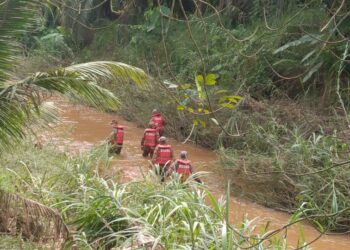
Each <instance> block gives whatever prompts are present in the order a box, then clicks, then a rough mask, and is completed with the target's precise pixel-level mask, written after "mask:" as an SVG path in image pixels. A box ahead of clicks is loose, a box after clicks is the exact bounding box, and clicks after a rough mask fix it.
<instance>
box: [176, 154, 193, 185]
mask: <svg viewBox="0 0 350 250" xmlns="http://www.w3.org/2000/svg"><path fill="white" fill-rule="evenodd" d="M174 168H175V171H176V173H178V174H181V181H182V182H184V181H185V180H187V178H188V177H189V176H190V175H191V174H192V165H191V162H190V161H189V160H182V159H180V160H177V161H176V162H175V164H174Z"/></svg>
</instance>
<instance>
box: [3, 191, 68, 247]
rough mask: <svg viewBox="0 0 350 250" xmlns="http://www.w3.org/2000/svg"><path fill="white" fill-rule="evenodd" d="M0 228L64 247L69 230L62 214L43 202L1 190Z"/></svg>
mask: <svg viewBox="0 0 350 250" xmlns="http://www.w3.org/2000/svg"><path fill="white" fill-rule="evenodd" d="M0 229H1V230H2V231H3V233H7V234H10V235H16V234H21V235H22V237H25V238H27V239H30V240H33V241H48V240H51V241H54V242H55V243H56V244H58V245H59V246H58V247H60V248H61V247H62V246H63V244H64V243H65V242H66V241H67V239H68V237H69V230H68V228H67V226H66V225H65V223H64V222H63V219H62V217H61V215H60V214H59V213H58V212H56V211H55V210H53V209H52V208H49V207H47V206H45V205H43V204H40V203H38V202H36V201H33V200H30V199H27V198H23V197H21V196H19V195H17V194H11V193H8V192H5V191H4V190H0Z"/></svg>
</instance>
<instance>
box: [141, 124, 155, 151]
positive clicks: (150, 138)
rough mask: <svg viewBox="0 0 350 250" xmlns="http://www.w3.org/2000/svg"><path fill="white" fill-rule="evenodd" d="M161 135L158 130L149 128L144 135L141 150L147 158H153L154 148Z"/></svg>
mask: <svg viewBox="0 0 350 250" xmlns="http://www.w3.org/2000/svg"><path fill="white" fill-rule="evenodd" d="M158 138H159V134H158V132H157V130H156V129H153V128H147V129H145V132H144V133H143V137H142V140H141V148H142V150H143V154H142V155H143V156H144V157H147V156H148V155H150V156H151V157H152V156H153V152H154V148H155V147H156V146H157V144H158Z"/></svg>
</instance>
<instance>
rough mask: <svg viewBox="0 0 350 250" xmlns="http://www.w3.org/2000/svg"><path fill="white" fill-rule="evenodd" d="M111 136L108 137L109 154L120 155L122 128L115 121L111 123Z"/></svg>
mask: <svg viewBox="0 0 350 250" xmlns="http://www.w3.org/2000/svg"><path fill="white" fill-rule="evenodd" d="M111 125H112V134H111V135H110V137H109V143H110V144H112V147H111V151H110V152H111V153H115V154H120V152H121V150H122V147H123V140H124V127H123V126H121V125H119V124H118V122H117V121H116V120H113V121H112V122H111Z"/></svg>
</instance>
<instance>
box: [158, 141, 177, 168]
mask: <svg viewBox="0 0 350 250" xmlns="http://www.w3.org/2000/svg"><path fill="white" fill-rule="evenodd" d="M153 157H154V163H156V164H160V165H164V164H166V163H167V162H168V163H169V162H171V161H172V160H173V150H172V148H171V146H170V145H168V144H166V145H161V144H158V146H157V147H156V149H155V151H154V155H153Z"/></svg>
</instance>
